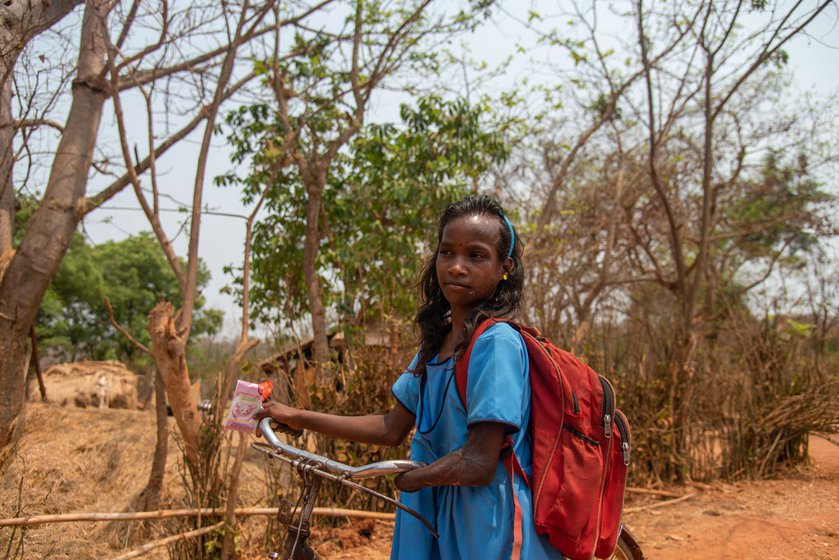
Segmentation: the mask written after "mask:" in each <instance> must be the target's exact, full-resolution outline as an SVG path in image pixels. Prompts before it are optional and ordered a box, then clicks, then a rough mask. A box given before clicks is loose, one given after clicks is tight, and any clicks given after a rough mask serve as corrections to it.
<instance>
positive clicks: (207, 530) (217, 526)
mask: <svg viewBox="0 0 839 560" xmlns="http://www.w3.org/2000/svg"><path fill="white" fill-rule="evenodd" d="M223 526H224V521H222V522H220V523H216V524H215V525H211V526H209V527H202V528H200V529H195V530H193V531H189V532H186V533H181V534H179V535H172V536H171V537H166V538H165V539H160V540H159V541H154V542H150V543H147V544H144V545H143V546H141V547H140V548H136V549H134V550H132V551H131V552H126V553H125V554H121V555H119V556H117V557H116V558H114V560H128V559H129V558H137V557H138V556H143V555H144V554H145V553H146V552H148V551H150V550H153V549H155V548H158V547H161V546H166V545H167V544H171V543H173V542H177V541H183V540H186V539H191V538H192V537H200V536H201V535H205V534H207V533H212V532H213V531H215V530H216V529H220V528H221V527H223Z"/></svg>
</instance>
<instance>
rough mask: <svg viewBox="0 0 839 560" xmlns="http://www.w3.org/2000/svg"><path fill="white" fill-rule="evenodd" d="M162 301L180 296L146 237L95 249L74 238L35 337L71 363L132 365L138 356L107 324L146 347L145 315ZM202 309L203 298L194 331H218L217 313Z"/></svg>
mask: <svg viewBox="0 0 839 560" xmlns="http://www.w3.org/2000/svg"><path fill="white" fill-rule="evenodd" d="M199 270H200V277H199V288H201V287H203V286H206V285H207V283H208V282H209V280H210V275H209V272H208V271H207V270H206V267H205V266H203V265H202V266H201V267H200V269H199ZM161 299H165V300H168V301H173V302H175V304H176V305H179V304H180V293H179V290H178V282H177V279H176V278H175V275H174V274H173V273H172V270H171V268H170V267H169V265H168V263H167V262H166V259H165V257H164V256H163V253H162V252H161V251H160V249H159V247H158V244H157V241H156V240H155V239H154V238H153V237H152V235H151V234H150V233H141V234H139V235H137V236H131V237H128V238H127V239H124V240H122V241H108V242H105V243H103V244H101V245H97V246H94V247H91V246H90V245H88V244H87V242H86V241H85V239H84V237H83V236H82V235H81V234H76V235H75V236H74V237H73V240H72V241H71V243H70V248H69V249H68V251H67V254H66V255H65V257H64V259H63V260H62V262H61V266H60V267H59V269H58V272H57V273H56V274H55V276H54V277H53V281H52V284H51V285H50V289H49V290H48V291H47V294H46V296H45V298H44V305H42V307H41V312H40V313H39V316H38V322H37V324H38V329H37V332H38V336H39V339H40V340H41V343H42V345H43V346H44V347H45V348H52V349H53V352H54V353H55V352H56V351H59V352H60V353H61V354H63V355H64V356H65V359H68V360H70V361H73V360H76V359H78V358H80V357H83V358H87V359H95V360H104V359H119V360H125V361H128V362H134V363H136V362H138V360H140V359H141V358H142V357H143V355H142V354H141V353H140V352H139V351H138V349H137V347H136V346H135V345H134V344H132V343H131V342H130V341H129V340H127V339H126V338H125V336H123V334H122V333H120V332H118V331H117V330H116V329H115V328H114V326H113V324H112V321H115V322H116V323H117V324H119V325H120V326H121V327H123V328H125V329H126V330H127V331H128V332H131V333H136V336H137V340H138V341H139V342H140V343H142V344H145V345H148V344H149V342H150V341H149V336H148V333H147V332H146V331H145V322H146V313H147V312H148V310H149V309H151V308H152V307H154V305H155V304H156V303H157V302H158V301H160V300H161ZM106 305H107V306H108V307H110V309H108V308H107V307H106ZM203 305H204V304H203V299H199V300H198V301H197V302H196V311H197V314H196V320H195V323H196V324H195V327H194V332H195V334H197V335H200V334H214V333H216V332H218V330H219V329H220V327H221V320H222V314H221V312H220V311H217V310H213V309H210V310H203Z"/></svg>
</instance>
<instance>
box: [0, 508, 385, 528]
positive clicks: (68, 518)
mask: <svg viewBox="0 0 839 560" xmlns="http://www.w3.org/2000/svg"><path fill="white" fill-rule="evenodd" d="M277 511H278V508H275V507H273V508H258V507H251V508H236V515H242V516H249V515H277ZM312 513H313V514H314V515H326V516H332V517H363V518H367V519H394V517H395V514H393V513H386V512H381V511H364V510H356V509H341V508H327V507H316V508H315V509H314V511H313V512H312ZM224 514H225V510H224V508H200V509H168V510H166V509H164V510H158V511H138V512H133V513H58V514H53V515H30V516H27V517H12V518H9V519H0V527H16V526H22V525H23V526H27V527H28V526H30V525H44V524H47V523H69V522H78V521H88V522H97V521H141V520H149V519H152V520H153V519H170V518H172V517H197V516H199V515H201V516H213V515H217V516H219V517H220V516H223V515H224Z"/></svg>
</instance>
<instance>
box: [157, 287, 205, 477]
mask: <svg viewBox="0 0 839 560" xmlns="http://www.w3.org/2000/svg"><path fill="white" fill-rule="evenodd" d="M147 329H148V331H149V335H150V336H151V352H152V355H153V356H154V361H155V362H156V363H157V367H158V374H159V377H160V380H161V381H163V385H164V386H165V387H166V395H168V397H169V405H170V406H171V407H172V413H173V414H174V415H175V421H176V422H177V423H178V428H180V431H181V435H182V436H183V438H184V454H185V455H186V460H187V462H188V463H189V466H190V467H191V468H192V472H194V473H197V472H199V461H198V451H199V449H200V447H201V441H200V439H201V432H200V426H201V417H200V415H199V414H198V407H197V406H196V404H195V401H194V400H193V399H192V391H191V387H190V384H189V368H188V367H187V363H186V342H187V341H186V338H185V336H186V333H184V332H181V331H179V330H178V329H177V327H176V315H175V308H174V307H172V304H171V303H169V302H166V301H162V302H160V303H158V304H157V305H155V306H154V308H153V309H152V310H151V311H150V312H149V322H148V325H147Z"/></svg>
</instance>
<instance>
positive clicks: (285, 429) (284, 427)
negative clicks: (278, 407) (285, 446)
mask: <svg viewBox="0 0 839 560" xmlns="http://www.w3.org/2000/svg"><path fill="white" fill-rule="evenodd" d="M269 424H270V425H271V429H272V430H274V431H277V432H282V433H284V434H288V435H290V436H293V437H300V436H302V435H303V430H300V429H297V428H292V427H291V426H289V425H288V424H283V423H282V422H277V421H276V420H274V419H273V418H272V419H271V421H270V422H269Z"/></svg>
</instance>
